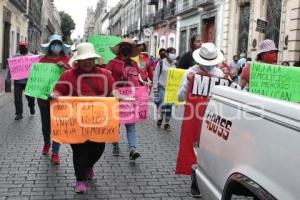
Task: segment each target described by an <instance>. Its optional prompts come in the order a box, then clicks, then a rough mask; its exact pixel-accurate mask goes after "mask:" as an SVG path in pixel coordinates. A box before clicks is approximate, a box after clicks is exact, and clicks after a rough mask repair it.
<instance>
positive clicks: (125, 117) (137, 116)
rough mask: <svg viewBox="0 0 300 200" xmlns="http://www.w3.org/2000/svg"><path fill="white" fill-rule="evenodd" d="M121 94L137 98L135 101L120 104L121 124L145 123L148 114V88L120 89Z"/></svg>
mask: <svg viewBox="0 0 300 200" xmlns="http://www.w3.org/2000/svg"><path fill="white" fill-rule="evenodd" d="M119 92H120V94H122V95H123V96H126V97H132V98H135V101H122V102H120V123H121V124H129V123H136V122H141V121H145V120H146V119H147V112H148V100H149V89H148V87H146V86H141V87H123V88H119Z"/></svg>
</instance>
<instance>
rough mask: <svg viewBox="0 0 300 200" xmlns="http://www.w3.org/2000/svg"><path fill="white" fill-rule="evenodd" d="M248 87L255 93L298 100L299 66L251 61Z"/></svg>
mask: <svg viewBox="0 0 300 200" xmlns="http://www.w3.org/2000/svg"><path fill="white" fill-rule="evenodd" d="M249 89H250V92H252V93H255V94H260V95H263V96H268V97H272V98H275V99H281V100H285V101H290V102H300V68H297V67H283V66H277V65H270V64H265V63H252V64H251V66H250V81H249Z"/></svg>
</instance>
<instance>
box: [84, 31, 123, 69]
mask: <svg viewBox="0 0 300 200" xmlns="http://www.w3.org/2000/svg"><path fill="white" fill-rule="evenodd" d="M88 41H89V42H90V43H92V44H93V45H94V48H95V50H96V53H97V54H98V55H100V56H101V57H102V58H103V59H104V64H107V63H108V62H109V61H110V60H111V59H113V58H114V57H115V56H116V55H115V54H113V52H111V50H110V47H113V46H115V45H116V44H119V43H120V42H121V41H122V39H121V38H120V37H117V36H111V35H96V36H91V37H89V39H88Z"/></svg>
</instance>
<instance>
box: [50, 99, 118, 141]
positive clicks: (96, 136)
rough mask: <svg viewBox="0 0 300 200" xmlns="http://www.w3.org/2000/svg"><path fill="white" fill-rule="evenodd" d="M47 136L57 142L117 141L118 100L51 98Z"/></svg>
mask: <svg viewBox="0 0 300 200" xmlns="http://www.w3.org/2000/svg"><path fill="white" fill-rule="evenodd" d="M50 108H51V109H50V113H51V136H52V140H53V141H56V142H58V143H60V144H80V143H84V142H86V141H88V140H89V141H93V142H118V141H119V101H118V100H117V99H116V98H105V97H60V98H58V99H55V100H51V107H50Z"/></svg>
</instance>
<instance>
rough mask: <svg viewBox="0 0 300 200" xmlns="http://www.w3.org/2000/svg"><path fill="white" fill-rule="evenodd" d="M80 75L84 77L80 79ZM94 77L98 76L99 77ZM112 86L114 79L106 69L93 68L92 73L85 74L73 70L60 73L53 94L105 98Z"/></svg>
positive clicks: (75, 69) (76, 69) (78, 70)
mask: <svg viewBox="0 0 300 200" xmlns="http://www.w3.org/2000/svg"><path fill="white" fill-rule="evenodd" d="M89 74H90V75H91V76H90V77H89V76H88V75H89ZM82 75H84V77H83V78H82V79H81V77H82ZM95 75H99V77H97V76H95ZM113 84H114V79H113V77H112V75H111V74H110V72H109V71H108V70H106V69H101V68H99V67H95V68H94V69H93V71H91V72H89V73H86V72H82V71H81V70H80V69H78V68H74V69H71V70H68V71H65V72H63V73H62V75H61V76H60V79H59V81H58V82H57V84H56V86H55V88H54V93H57V94H59V95H62V96H103V97H107V96H109V95H110V94H111V92H112V88H113ZM105 86H107V87H105ZM95 90H96V91H95Z"/></svg>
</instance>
